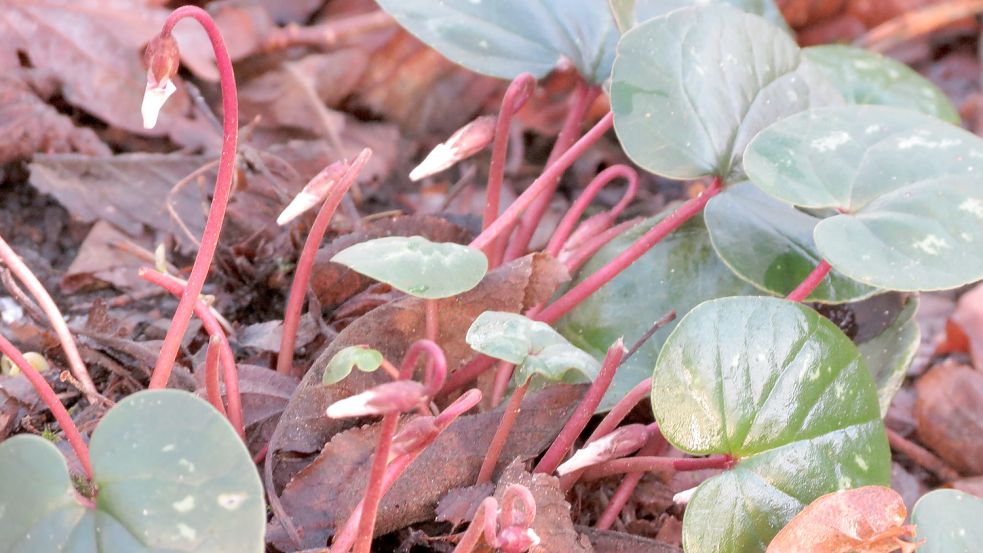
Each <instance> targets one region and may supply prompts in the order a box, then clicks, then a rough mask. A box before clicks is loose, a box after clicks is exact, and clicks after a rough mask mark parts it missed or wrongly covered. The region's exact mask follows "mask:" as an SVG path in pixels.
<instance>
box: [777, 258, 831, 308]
mask: <svg viewBox="0 0 983 553" xmlns="http://www.w3.org/2000/svg"><path fill="white" fill-rule="evenodd" d="M832 268H833V267H832V266H831V265H830V264H829V263H828V262H827V261H826V260H825V259H823V260H822V261H820V262H819V264H818V265H816V268H815V269H813V270H812V272H811V273H809V275H808V276H807V277H806V278H805V280H803V281H802V283H801V284H799V285H798V286H796V287H795V290H792V293H790V294H789V295H788V296H787V297H786V298H785V299H787V300H788V301H794V302H800V301H802V300H804V299H806V298H808V297H809V294H811V293H812V291H813V290H815V289H816V288H817V287H819V285H820V284H822V282H823V279H824V278H826V275H828V274H829V271H830V269H832Z"/></svg>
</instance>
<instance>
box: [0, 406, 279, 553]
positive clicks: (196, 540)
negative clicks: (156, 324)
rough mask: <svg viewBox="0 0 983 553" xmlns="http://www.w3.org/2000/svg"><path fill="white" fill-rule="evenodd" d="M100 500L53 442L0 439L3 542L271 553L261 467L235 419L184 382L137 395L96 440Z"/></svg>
mask: <svg viewBox="0 0 983 553" xmlns="http://www.w3.org/2000/svg"><path fill="white" fill-rule="evenodd" d="M89 447H90V455H91V460H92V469H93V472H94V480H95V484H96V486H97V489H98V496H97V498H96V506H95V508H87V507H84V506H82V505H81V504H80V503H79V502H78V501H77V500H76V499H75V495H74V491H73V489H72V483H71V480H70V478H69V475H68V468H67V465H66V463H65V460H64V458H63V457H62V456H61V454H60V453H58V450H57V449H56V448H55V447H54V446H52V445H51V444H50V443H48V442H46V441H45V440H43V439H41V438H37V437H33V436H17V437H14V438H11V439H9V440H7V441H5V442H3V443H2V444H0V471H2V473H3V474H6V475H8V476H9V475H12V474H17V475H18V477H17V478H9V477H8V478H3V479H0V515H2V517H3V520H4V523H3V524H0V550H2V551H10V552H12V553H28V552H34V551H56V550H66V551H77V552H80V553H89V552H92V553H95V552H97V551H147V552H161V553H164V552H177V551H181V552H188V553H197V552H201V553H204V552H209V553H213V552H214V553H222V552H229V553H233V552H236V553H238V552H250V551H255V552H261V551H263V550H264V547H265V540H264V532H265V527H266V507H265V503H264V500H263V487H262V484H261V483H260V480H259V474H258V473H257V472H256V466H255V465H254V464H253V462H252V459H251V458H250V455H249V452H248V451H247V450H246V448H245V446H244V445H243V444H242V440H241V439H239V437H238V436H237V435H236V433H235V431H234V430H233V429H232V427H231V426H230V425H229V423H228V422H227V421H226V420H225V419H223V418H222V417H221V416H220V415H219V414H218V413H216V412H215V410H214V409H213V408H212V407H211V406H210V405H208V404H207V403H205V402H204V401H202V400H201V399H198V398H197V397H195V396H193V395H191V394H189V393H187V392H182V391H178V390H153V391H144V392H138V393H136V394H133V395H131V396H129V397H127V398H126V399H124V400H123V401H121V402H119V403H118V404H117V405H116V406H115V407H113V408H112V409H111V410H110V411H109V412H108V413H106V415H105V416H104V417H103V419H102V421H101V422H100V423H99V426H98V427H97V428H96V430H95V432H93V434H92V439H91V441H90V442H89Z"/></svg>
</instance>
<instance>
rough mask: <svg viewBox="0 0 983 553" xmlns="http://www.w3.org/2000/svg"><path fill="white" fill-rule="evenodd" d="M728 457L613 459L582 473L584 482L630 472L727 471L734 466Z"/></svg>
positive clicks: (732, 459)
mask: <svg viewBox="0 0 983 553" xmlns="http://www.w3.org/2000/svg"><path fill="white" fill-rule="evenodd" d="M734 462H735V461H734V458H733V457H731V456H730V455H713V456H710V457H699V458H691V457H685V458H679V457H629V458H627V459H614V460H613V461H605V462H603V463H600V464H598V465H594V466H592V467H590V468H588V469H587V470H585V471H584V478H585V479H586V480H597V479H598V478H604V477H605V476H612V475H614V474H623V473H626V472H628V473H631V472H673V471H674V472H686V471H694V470H704V469H728V468H730V467H732V466H734Z"/></svg>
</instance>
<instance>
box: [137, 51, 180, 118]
mask: <svg viewBox="0 0 983 553" xmlns="http://www.w3.org/2000/svg"><path fill="white" fill-rule="evenodd" d="M144 60H145V61H146V64H147V88H146V90H144V93H143V104H142V105H141V106H140V113H141V114H142V115H143V126H144V128H147V129H152V128H154V126H155V125H157V116H158V115H159V114H160V109H161V108H162V107H164V102H166V101H167V99H168V98H170V97H171V94H174V91H175V90H177V87H176V86H175V85H174V80H173V79H174V75H177V70H178V67H179V65H180V61H181V55H180V52H179V51H178V47H177V41H176V40H174V37H173V36H171V35H167V36H162V35H158V36H156V37H154V38H153V39H152V40H151V41H150V42H149V43H148V44H147V51H146V53H145V54H144Z"/></svg>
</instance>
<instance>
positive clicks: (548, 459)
mask: <svg viewBox="0 0 983 553" xmlns="http://www.w3.org/2000/svg"><path fill="white" fill-rule="evenodd" d="M625 351H626V350H625V345H624V343H623V342H622V341H621V339H620V338H619V339H618V340H617V341H615V343H614V344H613V345H612V346H611V347H610V348H608V353H607V355H606V356H605V357H604V363H603V364H602V365H601V371H600V372H599V373H598V375H597V378H595V379H594V382H592V383H591V385H590V388H588V390H587V393H586V394H585V395H584V399H582V400H581V401H580V405H578V406H577V410H576V411H575V412H574V414H573V415H572V416H571V417H570V419H568V420H567V422H566V424H565V425H563V429H562V430H560V433H559V434H558V435H557V436H556V439H555V440H553V444H552V445H550V447H549V449H547V450H546V453H545V454H543V458H542V459H540V460H539V464H538V465H536V468H535V469H534V470H533V472H544V473H546V474H552V473H553V471H555V470H556V467H558V466H560V463H562V462H563V459H564V458H565V457H566V455H567V453H568V452H569V451H570V448H571V447H573V443H574V441H576V440H577V437H578V436H580V433H581V432H583V431H584V428H585V427H586V426H587V423H588V422H590V419H591V417H593V416H594V411H595V410H596V409H597V406H598V405H600V404H601V399H602V398H603V397H604V394H605V393H606V392H607V391H608V388H609V387H610V386H611V381H612V380H614V373H615V372H616V371H617V369H618V367H619V366H620V365H621V359H622V358H623V357H624V356H625Z"/></svg>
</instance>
